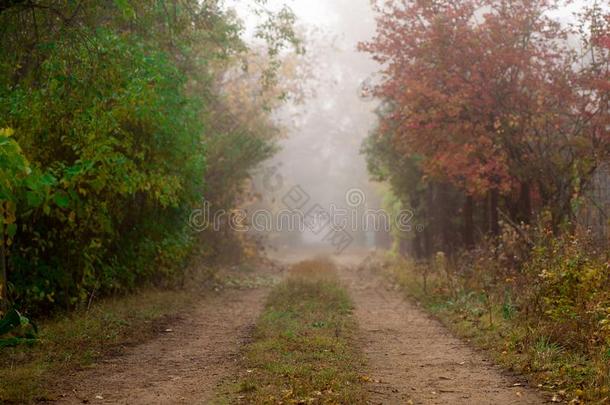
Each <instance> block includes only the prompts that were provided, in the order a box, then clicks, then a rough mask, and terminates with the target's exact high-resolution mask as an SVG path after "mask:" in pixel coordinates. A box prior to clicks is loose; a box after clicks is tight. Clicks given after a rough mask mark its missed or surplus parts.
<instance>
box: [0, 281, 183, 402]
mask: <svg viewBox="0 0 610 405" xmlns="http://www.w3.org/2000/svg"><path fill="white" fill-rule="evenodd" d="M193 299H194V298H193V294H192V293H189V292H188V291H186V290H180V291H159V290H144V291H141V292H139V293H137V294H135V295H131V296H127V297H120V298H113V299H107V300H104V301H102V302H99V303H96V304H94V305H93V306H92V307H91V308H90V309H89V310H87V311H85V310H82V311H76V312H73V313H70V314H66V315H62V316H58V317H56V318H54V319H51V320H47V321H44V322H42V324H41V325H39V328H40V341H39V342H38V343H36V344H34V345H33V346H32V347H28V346H20V347H15V348H4V349H0V403H28V402H33V401H36V400H45V399H49V400H53V399H55V398H54V391H55V389H57V387H60V386H61V384H62V380H61V379H62V378H65V376H66V375H68V374H69V373H71V372H73V371H74V370H77V369H79V368H84V367H88V366H90V365H92V364H93V363H94V362H95V361H96V360H98V359H100V358H102V357H104V356H111V355H114V354H117V353H119V352H120V351H121V349H122V348H123V347H125V346H130V345H134V344H139V343H142V342H143V341H146V340H147V339H149V338H151V337H153V336H154V335H155V334H156V333H157V332H158V331H160V330H163V329H164V326H165V325H166V324H167V323H168V322H169V321H170V320H171V318H172V317H173V316H175V315H176V314H178V313H179V312H181V311H182V310H185V309H187V308H188V307H189V306H190V305H189V304H191V303H192V302H193Z"/></svg>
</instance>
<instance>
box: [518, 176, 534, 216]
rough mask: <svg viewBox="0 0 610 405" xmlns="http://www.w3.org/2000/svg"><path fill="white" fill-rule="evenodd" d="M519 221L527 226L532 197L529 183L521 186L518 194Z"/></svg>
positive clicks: (530, 212)
mask: <svg viewBox="0 0 610 405" xmlns="http://www.w3.org/2000/svg"><path fill="white" fill-rule="evenodd" d="M519 216H520V218H518V219H519V220H521V221H523V222H525V223H526V224H529V223H530V221H531V216H532V196H531V189H530V184H529V182H525V183H522V184H521V192H520V194H519Z"/></svg>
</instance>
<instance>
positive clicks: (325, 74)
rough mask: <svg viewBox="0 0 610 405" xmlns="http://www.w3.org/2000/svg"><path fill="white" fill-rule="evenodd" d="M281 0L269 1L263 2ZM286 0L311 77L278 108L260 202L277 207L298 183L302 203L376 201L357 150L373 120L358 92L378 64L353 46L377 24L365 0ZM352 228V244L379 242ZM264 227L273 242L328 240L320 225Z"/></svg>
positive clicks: (357, 206)
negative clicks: (300, 94)
mask: <svg viewBox="0 0 610 405" xmlns="http://www.w3.org/2000/svg"><path fill="white" fill-rule="evenodd" d="M279 4H281V2H271V4H270V5H269V6H270V7H275V6H278V5H279ZM286 4H288V5H289V6H290V7H291V8H292V9H293V11H294V13H295V14H296V16H297V18H298V22H297V29H298V31H299V33H301V36H302V37H303V39H304V42H305V47H306V60H307V62H308V63H309V64H311V67H312V72H311V74H310V76H312V77H310V79H309V80H308V81H307V82H306V83H304V87H305V89H306V92H307V93H311V95H310V96H309V97H307V98H306V99H305V100H304V101H303V102H302V103H298V104H295V103H287V104H286V105H285V106H284V107H283V108H282V109H281V110H280V111H278V112H277V118H278V121H279V122H280V124H281V125H282V126H283V127H284V128H286V136H285V137H284V138H283V139H281V140H280V142H279V147H280V149H279V152H278V153H277V155H276V156H275V157H274V158H273V159H271V160H270V161H268V162H266V163H265V164H264V165H263V167H262V168H261V170H260V173H258V176H257V178H256V181H255V188H256V191H257V192H258V194H259V195H260V198H261V201H260V202H259V206H266V207H272V208H274V209H275V211H274V212H275V213H277V212H278V211H279V210H282V209H284V208H287V207H286V206H285V205H286V204H285V202H284V201H285V197H286V196H287V195H289V194H290V192H291V190H294V188H295V187H299V190H301V191H302V192H303V193H305V194H306V196H304V198H306V199H307V203H306V204H305V206H304V207H302V208H301V209H302V210H303V211H307V210H308V209H310V208H312V207H314V206H317V207H323V208H324V209H325V210H332V207H337V208H339V209H340V208H344V209H349V210H350V211H351V210H358V211H359V212H362V211H363V210H366V209H377V208H380V205H381V202H380V201H381V199H380V195H381V193H380V192H379V187H380V185H378V184H373V183H371V182H370V181H369V179H368V174H367V168H366V162H365V159H364V157H363V156H362V155H361V154H360V148H361V145H362V141H363V140H364V138H365V137H366V136H367V135H368V133H369V132H370V131H371V130H372V129H373V128H374V125H375V122H376V118H375V113H374V111H375V106H376V104H375V102H374V101H372V100H370V99H366V98H364V97H362V84H363V82H366V81H367V80H370V79H371V78H372V77H373V75H374V74H375V72H376V71H378V70H379V67H378V65H377V64H376V63H375V62H373V61H372V60H371V59H370V58H369V56H368V55H366V54H364V53H361V52H358V50H357V45H358V43H359V42H360V41H365V40H368V39H370V38H371V37H372V35H373V34H374V31H375V21H374V15H373V12H372V9H371V7H370V2H369V0H336V1H323V0H316V1H292V2H287V3H286ZM236 8H237V10H238V13H239V15H240V17H241V18H242V19H244V21H245V22H246V35H247V33H248V32H249V31H248V29H249V28H250V23H251V22H252V21H250V18H252V16H250V15H248V12H247V7H245V6H244V5H243V4H242V5H241V6H240V5H239V4H237V5H236ZM270 175H273V179H274V180H273V181H272V182H273V183H275V184H274V185H273V186H271V187H269V186H267V187H266V186H265V184H266V183H265V177H267V178H268V177H269V176H270ZM350 191H351V193H352V194H356V196H355V197H354V196H353V197H352V198H356V197H357V199H358V201H355V202H354V201H352V203H350V204H348V201H346V195H347V193H348V192H350ZM288 208H289V207H288ZM358 228H359V227H358V226H353V227H350V233H351V234H352V237H353V239H354V242H356V243H354V245H356V244H357V245H358V246H363V245H364V246H367V247H373V246H374V245H375V244H376V243H378V242H376V241H375V236H374V235H373V234H371V233H370V232H368V235H367V232H363V231H362V229H358ZM274 231H277V229H274ZM284 231H285V229H284ZM274 233H275V235H274ZM267 234H268V235H267V236H269V238H268V239H269V241H273V245H275V247H276V248H278V247H280V248H281V247H285V246H286V245H287V244H288V243H290V244H292V245H295V244H296V245H301V246H304V245H308V246H310V245H311V246H313V245H316V246H317V247H323V246H324V245H328V244H327V243H324V241H323V239H324V236H325V233H322V232H320V233H318V234H316V233H314V232H311V231H309V230H307V229H306V230H305V232H271V233H269V232H267ZM377 239H378V238H377ZM329 248H332V247H331V246H329Z"/></svg>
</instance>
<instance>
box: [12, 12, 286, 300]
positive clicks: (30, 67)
mask: <svg viewBox="0 0 610 405" xmlns="http://www.w3.org/2000/svg"><path fill="white" fill-rule="evenodd" d="M266 18H267V19H266V24H268V27H267V28H265V27H262V28H261V33H262V32H265V30H266V29H272V28H273V29H274V30H276V31H277V30H279V31H277V32H280V34H278V33H277V32H276V34H275V35H273V36H272V37H270V41H269V46H270V47H275V48H277V49H283V48H284V47H285V46H287V45H289V44H291V43H294V44H297V43H298V41H297V40H296V39H295V37H294V36H293V33H292V30H291V26H290V24H289V23H290V21H292V20H291V19H290V18H289V12H288V11H287V10H285V11H283V14H282V16H276V15H275V14H273V13H271V14H268V15H267V17H266ZM28 25H29V26H31V27H34V28H35V29H24V27H25V26H28ZM0 27H1V28H0V31H1V35H2V40H1V41H0V55H1V56H0V128H5V129H3V130H2V133H1V134H0V135H1V136H0V148H1V149H0V157H1V158H2V160H0V173H1V174H2V178H1V180H0V182H1V183H0V187H1V188H0V200H1V202H2V208H3V212H2V218H3V223H5V224H6V226H7V231H6V233H7V235H8V237H9V238H10V239H8V243H7V249H6V253H7V255H8V258H7V261H6V262H7V264H8V266H7V268H8V282H9V283H8V284H9V296H10V298H11V299H12V300H13V301H14V302H17V303H18V304H19V305H20V306H23V307H26V308H28V309H29V310H31V311H34V310H38V311H41V310H50V309H52V308H55V307H57V306H58V305H60V306H64V307H68V308H70V307H74V306H75V305H79V304H82V303H84V302H87V301H89V300H90V299H91V298H92V297H94V296H99V295H103V294H109V293H116V292H122V291H129V290H131V289H133V288H134V287H135V286H137V285H138V284H139V283H141V282H155V283H157V284H160V283H162V284H165V283H172V282H175V281H180V280H181V279H182V269H183V268H184V265H185V263H186V260H187V259H188V257H189V255H190V253H191V252H192V250H193V248H194V246H196V244H195V242H196V241H197V238H196V237H195V236H196V235H194V234H193V231H192V230H191V229H190V228H189V226H188V223H187V220H188V217H189V213H190V211H191V210H192V209H193V208H194V207H196V206H197V205H199V204H200V203H201V201H202V200H203V198H208V199H210V200H214V202H215V203H216V202H217V203H218V205H219V206H220V207H219V208H230V207H232V205H233V204H234V203H235V199H236V196H237V195H238V193H239V191H240V187H239V185H240V184H241V182H243V181H244V179H246V178H247V176H248V172H249V170H250V169H252V168H253V167H254V166H255V165H256V164H258V163H259V162H260V161H262V160H264V159H265V158H267V157H269V156H270V154H271V153H272V152H273V150H274V148H273V140H274V136H273V129H272V127H273V126H272V123H271V121H270V120H261V124H260V126H259V127H256V128H249V127H247V126H246V125H240V126H239V127H233V126H229V125H222V124H220V125H219V123H226V122H228V121H229V120H230V115H229V114H228V113H227V112H226V110H227V109H226V105H227V103H226V98H225V96H224V94H223V91H224V90H223V79H222V78H223V76H224V75H225V74H226V72H227V71H229V70H231V69H234V68H235V66H239V63H240V62H239V61H240V59H241V57H242V56H243V55H244V54H247V53H248V52H249V51H248V49H247V47H246V45H245V44H244V43H243V42H242V41H241V40H240V38H239V35H240V30H241V27H240V24H239V22H238V21H237V20H236V19H235V18H234V16H233V15H232V14H231V13H229V12H227V11H225V10H223V9H222V8H221V7H220V4H219V3H218V2H216V1H211V2H198V1H195V0H171V1H170V0H168V1H160V2H147V1H138V0H129V1H116V2H95V1H87V0H85V1H80V2H64V3H62V2H59V3H58V2H55V1H50V0H49V1H47V0H40V1H36V2H15V3H12V4H9V5H8V6H7V7H6V8H3V9H2V10H0ZM280 27H281V29H280ZM275 57H276V55H275V53H274V55H273V58H275ZM278 66H280V63H279V62H277V61H276V62H273V63H271V62H270V63H269V64H268V65H267V67H266V70H265V72H267V73H269V74H271V71H272V70H274V69H277V68H278ZM262 76H263V74H261V75H260V81H261V82H262V81H263V79H262ZM269 86H271V84H269ZM261 91H262V90H261ZM251 97H252V99H253V98H255V97H256V95H255V93H253V94H252V96H251ZM250 100H251V99H246V100H244V101H243V102H244V104H247V103H248V102H250ZM253 108H258V110H259V112H260V115H261V116H263V117H267V116H268V114H269V112H268V110H264V109H263V108H262V107H260V106H256V107H253ZM10 134H13V135H12V137H10V138H8V137H7V135H10ZM217 196H222V198H221V197H217ZM9 244H10V247H9ZM2 262H3V263H4V260H2ZM3 284H6V283H3Z"/></svg>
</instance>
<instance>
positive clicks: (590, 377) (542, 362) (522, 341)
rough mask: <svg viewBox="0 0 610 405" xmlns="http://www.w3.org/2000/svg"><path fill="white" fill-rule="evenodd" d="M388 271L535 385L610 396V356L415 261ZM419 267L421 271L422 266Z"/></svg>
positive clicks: (575, 396)
mask: <svg viewBox="0 0 610 405" xmlns="http://www.w3.org/2000/svg"><path fill="white" fill-rule="evenodd" d="M384 268H385V269H386V270H385V271H386V275H387V276H388V277H389V278H390V279H391V280H392V281H393V282H394V283H396V284H397V285H398V286H399V287H400V288H401V289H402V290H403V291H404V292H405V294H406V295H408V296H409V297H411V298H414V299H416V300H417V301H418V302H420V303H421V304H422V306H423V307H424V308H425V309H426V310H427V311H428V312H430V313H432V314H434V315H435V316H436V317H437V318H438V319H439V320H440V321H442V322H443V323H444V324H445V325H446V326H447V327H448V328H449V329H451V330H452V331H453V332H454V333H455V334H456V335H458V336H460V337H462V338H464V339H466V340H467V341H468V342H471V343H473V344H474V345H476V346H478V347H480V348H482V349H485V350H487V351H488V352H489V353H490V355H491V356H492V357H494V359H495V361H496V362H497V363H499V364H501V365H502V366H504V367H505V368H507V369H509V370H512V371H516V372H518V373H521V374H523V375H525V376H526V377H527V378H528V380H529V381H530V383H531V384H532V385H534V386H538V387H540V388H543V389H546V390H548V391H550V392H552V393H554V394H556V397H557V398H558V399H564V400H567V401H570V400H574V401H575V402H574V403H582V402H579V401H584V403H592V404H605V403H608V401H610V386H609V384H608V382H609V381H610V356H608V357H607V358H605V359H604V358H602V356H600V357H599V358H591V357H587V356H584V355H582V354H579V353H576V352H573V351H569V350H566V349H565V348H563V347H562V346H560V345H558V344H556V343H553V342H551V341H550V340H549V339H548V337H547V336H546V335H545V333H546V332H545V330H543V329H542V328H539V327H537V325H536V324H532V323H531V322H526V321H525V320H524V319H522V317H520V316H519V314H517V313H516V309H515V308H513V307H512V306H511V303H510V301H507V300H506V299H502V297H500V298H498V297H496V298H491V299H490V301H491V302H488V299H487V296H486V295H485V294H484V293H482V292H480V291H465V290H458V291H450V290H449V289H448V288H447V282H446V277H445V275H443V274H436V273H430V274H428V276H427V283H426V284H427V288H426V290H424V288H423V277H422V274H421V273H422V271H421V269H419V268H418V267H417V266H415V265H414V264H413V263H410V262H408V261H402V260H394V259H393V260H392V261H391V263H390V264H389V265H388V266H384ZM418 270H419V271H418Z"/></svg>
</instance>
